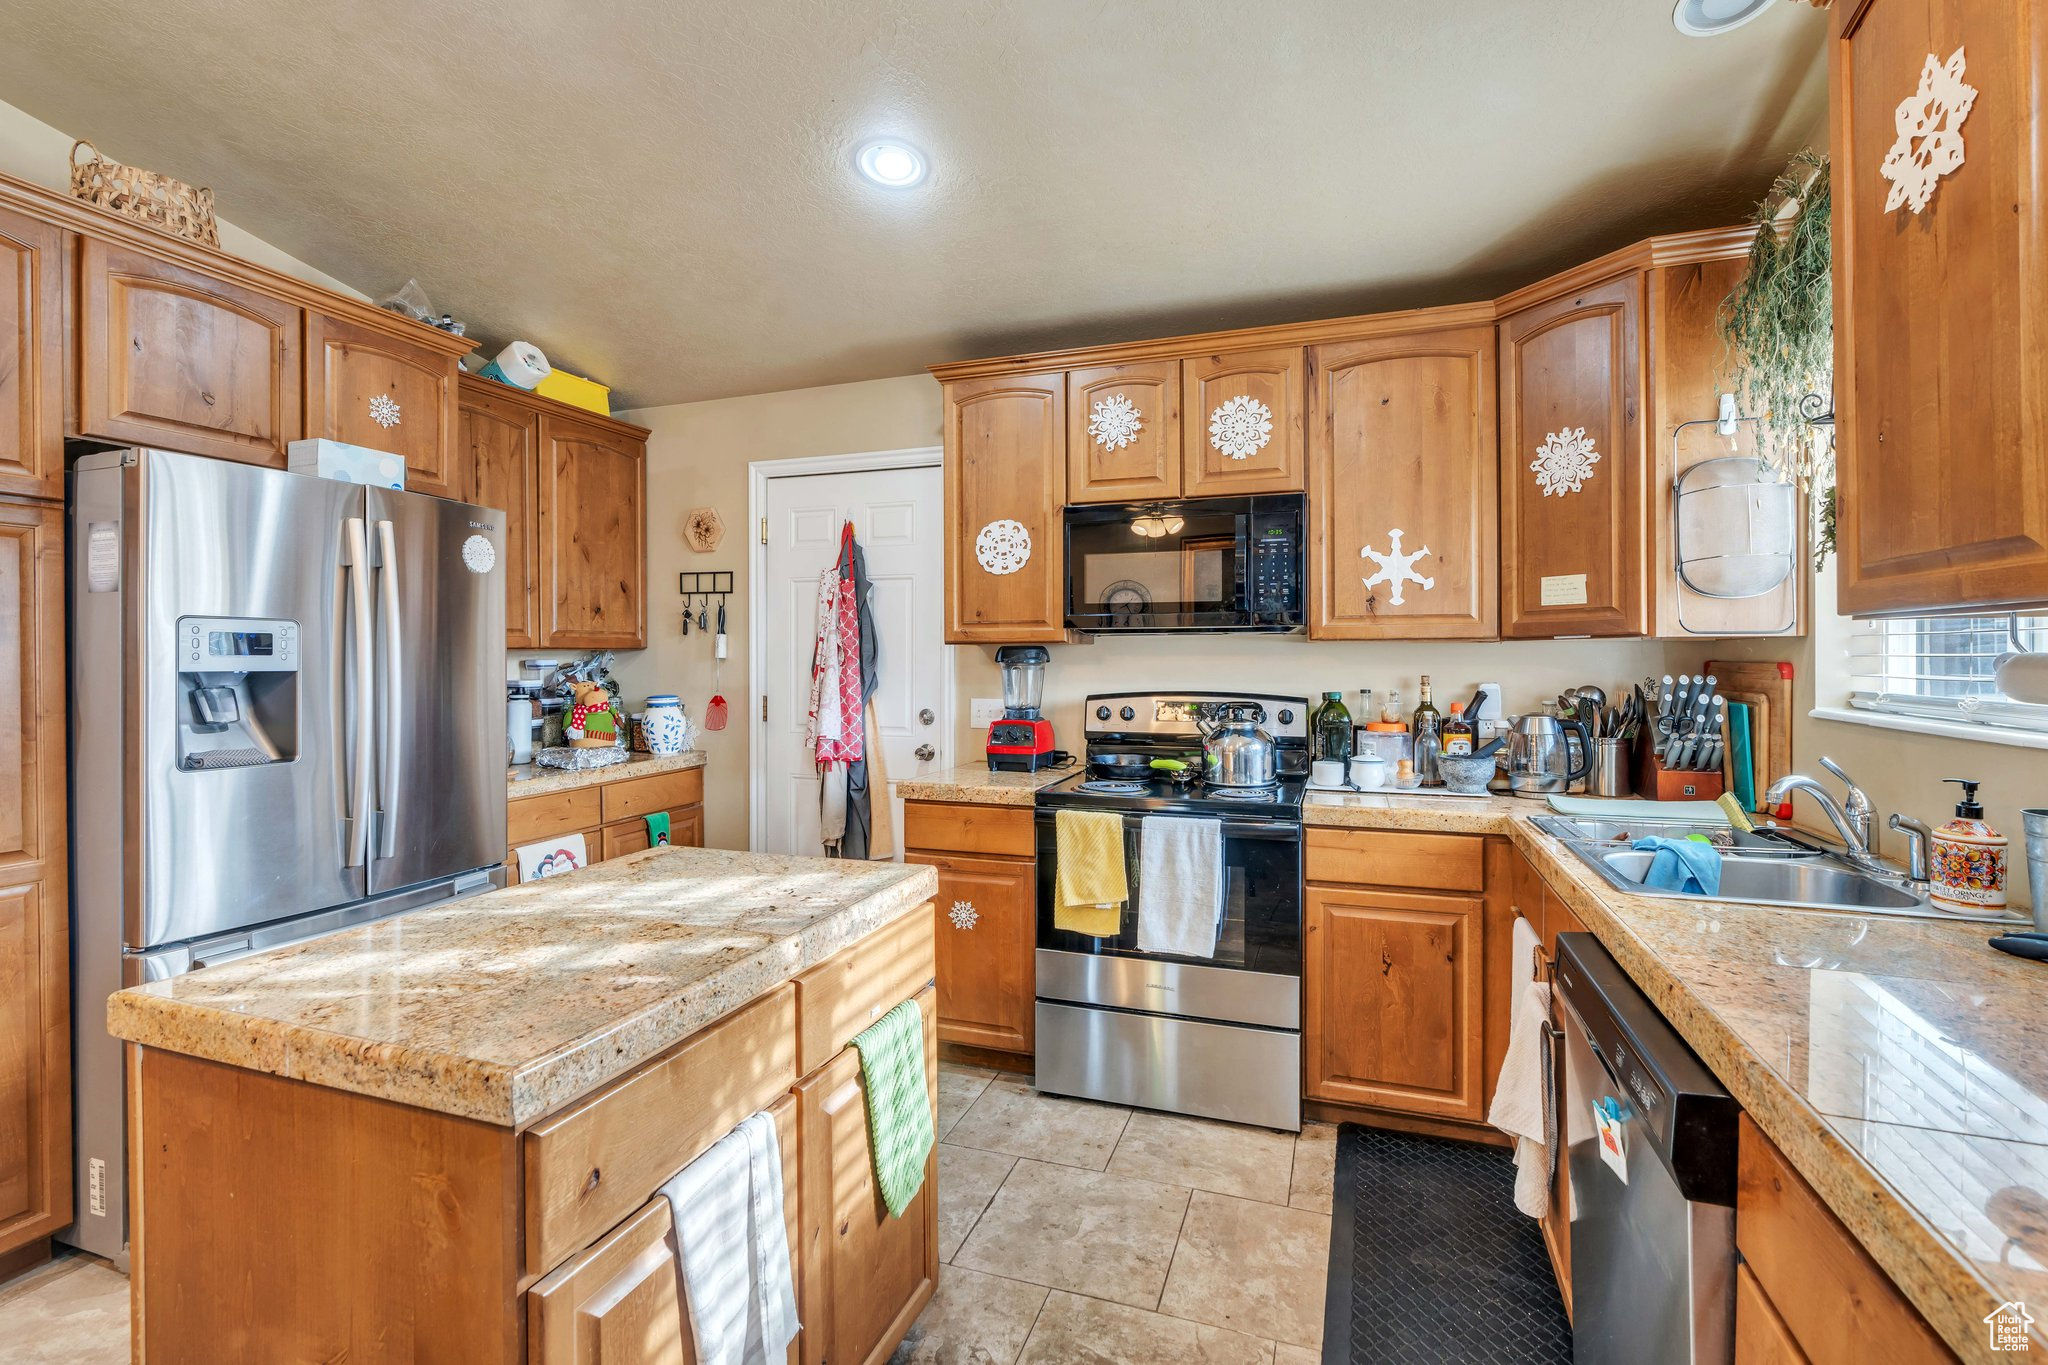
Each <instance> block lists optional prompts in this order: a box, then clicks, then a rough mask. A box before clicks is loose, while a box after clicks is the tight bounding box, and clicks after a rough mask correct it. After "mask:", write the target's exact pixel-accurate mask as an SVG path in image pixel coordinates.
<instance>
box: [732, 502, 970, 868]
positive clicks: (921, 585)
mask: <svg viewBox="0 0 2048 1365" xmlns="http://www.w3.org/2000/svg"><path fill="white" fill-rule="evenodd" d="M762 514H763V516H764V517H766V519H767V524H768V543H767V545H766V546H765V547H764V549H763V550H762V572H761V585H762V592H761V612H760V618H759V629H760V632H761V640H762V668H761V688H762V693H763V700H764V701H765V702H766V703H767V714H766V718H765V719H764V720H762V721H760V722H758V723H759V725H760V732H759V736H758V742H759V744H760V751H761V758H760V766H759V767H758V768H757V769H756V771H757V772H758V774H759V775H760V778H761V781H760V783H759V786H758V788H757V790H756V792H755V800H756V801H757V802H758V803H759V813H760V819H759V821H758V823H757V825H756V832H755V837H754V848H755V851H757V852H762V853H802V854H815V853H819V852H821V851H822V846H821V845H820V844H819V842H818V775H817V769H816V766H815V765H814V763H813V762H812V756H811V754H810V753H808V752H807V751H806V750H805V749H804V744H803V738H804V716H805V712H806V708H807V707H808V705H809V702H810V690H811V654H812V649H813V646H814V644H815V643H816V628H817V612H818V575H819V574H820V573H822V572H823V571H824V570H825V569H826V568H827V567H828V566H830V565H831V564H832V563H833V562H834V561H835V560H836V559H837V558H838V555H839V528H840V526H841V525H842V524H843V523H845V522H847V521H851V522H852V523H853V533H854V536H855V538H856V539H858V540H859V541H860V543H861V548H862V549H863V550H864V551H866V554H867V563H868V577H869V579H870V580H871V581H872V582H873V584H874V591H873V594H872V595H871V596H870V598H869V604H870V608H871V610H872V612H873V614H874V621H875V631H876V633H877V634H878V635H879V636H880V644H879V653H878V656H877V672H878V673H879V675H880V676H879V680H878V682H877V684H876V688H875V696H874V703H875V722H876V725H877V727H878V729H879V730H880V732H881V747H882V755H883V766H884V769H885V772H886V776H887V778H888V779H889V780H890V781H892V782H893V781H900V780H901V779H903V778H905V777H914V776H917V775H919V774H924V773H933V772H938V771H941V770H943V769H945V768H947V767H949V766H951V764H952V756H951V754H950V753H948V748H949V745H950V741H949V737H950V736H951V735H952V733H953V726H952V717H951V710H952V703H953V685H952V660H951V657H950V652H949V650H948V649H947V647H946V644H945V564H944V561H943V559H942V557H941V556H942V550H943V547H942V545H941V540H940V534H941V530H940V527H941V521H942V519H943V517H944V514H945V504H944V485H943V482H942V476H941V473H940V470H939V467H938V465H936V464H933V465H928V466H923V467H919V468H914V469H877V470H864V471H860V472H857V473H847V474H803V475H795V476H788V477H779V478H777V477H771V478H769V479H768V480H766V495H765V501H764V503H763V506H762ZM927 755H928V756H927ZM875 795H876V799H878V800H879V799H882V792H881V788H880V787H877V788H876V789H875ZM889 799H891V800H893V798H889ZM894 814H895V817H896V819H895V829H896V830H897V831H898V851H899V852H900V849H901V837H900V836H901V831H902V828H903V821H902V815H903V812H902V809H901V806H900V804H899V805H898V806H897V807H896V809H895V811H894Z"/></svg>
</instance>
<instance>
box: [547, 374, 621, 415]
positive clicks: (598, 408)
mask: <svg viewBox="0 0 2048 1365" xmlns="http://www.w3.org/2000/svg"><path fill="white" fill-rule="evenodd" d="M534 392H535V393H537V394H539V395H540V396H541V397H543V398H552V399H554V400H555V401H556V402H557V403H568V404H570V405H571V406H572V407H579V408H582V409H583V410H584V411H586V412H595V413H598V414H600V415H601V416H605V417H609V416H611V415H612V391H611V386H610V385H608V384H600V383H598V382H597V381H596V380H595V379H585V378H584V377H583V376H582V375H577V374H570V373H569V372H568V371H567V370H549V371H548V377H547V378H546V379H543V380H541V381H540V386H539V387H538V388H536V389H534Z"/></svg>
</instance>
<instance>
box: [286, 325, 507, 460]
mask: <svg viewBox="0 0 2048 1365" xmlns="http://www.w3.org/2000/svg"><path fill="white" fill-rule="evenodd" d="M459 373H460V371H459V370H458V369H457V367H456V364H455V357H454V356H452V355H450V354H449V353H448V352H446V351H444V350H437V349H435V348H433V347H430V346H425V345H422V344H420V343H419V342H416V341H412V340H409V339H408V338H405V337H402V336H397V335H394V334H393V333H390V332H384V331H377V330H374V329H372V328H369V327H364V326H362V325H360V324H358V323H353V322H342V321H338V320H336V319H334V318H330V317H323V316H322V315H320V314H318V313H308V314H307V315H306V434H307V435H308V436H324V437H326V438H327V439H329V440H332V441H346V442H348V443H349V444H350V445H358V446H368V447H369V448H370V449H372V450H388V451H390V452H391V453H392V454H394V455H402V456H404V457H405V486H406V488H407V489H409V490H411V491H412V492H415V493H434V494H438V495H439V496H441V497H445V498H463V497H467V496H468V495H469V487H468V483H467V480H466V479H465V478H464V477H463V473H464V471H463V467H462V464H463V462H462V461H461V460H460V459H458V458H457V455H456V447H457V440H456V425H457V399H456V391H455V384H456V376H457V375H458V374H459Z"/></svg>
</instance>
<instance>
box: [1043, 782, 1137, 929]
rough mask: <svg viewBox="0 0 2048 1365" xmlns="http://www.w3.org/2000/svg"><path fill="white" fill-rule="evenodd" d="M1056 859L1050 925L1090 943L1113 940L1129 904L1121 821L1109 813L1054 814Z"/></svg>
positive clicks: (1076, 812)
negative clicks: (1057, 860) (1085, 935)
mask: <svg viewBox="0 0 2048 1365" xmlns="http://www.w3.org/2000/svg"><path fill="white" fill-rule="evenodd" d="M1053 833H1054V835H1055V836H1056V838H1057V849H1058V855H1059V867H1058V878H1057V881H1056V884H1055V893H1056V894H1055V903H1054V905H1053V908H1052V923H1053V927H1054V928H1056V929H1065V930H1066V931H1067V932H1069V933H1073V934H1087V935H1089V936H1090V937H1092V938H1114V937H1116V934H1117V930H1118V929H1119V928H1120V927H1121V926H1122V924H1123V918H1124V902H1125V901H1127V900H1129V899H1130V898H1131V888H1130V882H1129V881H1128V880H1127V879H1126V877H1125V875H1124V817H1123V816H1122V815H1121V814H1119V813H1117V812H1116V811H1109V810H1062V811H1055V812H1054V813H1053Z"/></svg>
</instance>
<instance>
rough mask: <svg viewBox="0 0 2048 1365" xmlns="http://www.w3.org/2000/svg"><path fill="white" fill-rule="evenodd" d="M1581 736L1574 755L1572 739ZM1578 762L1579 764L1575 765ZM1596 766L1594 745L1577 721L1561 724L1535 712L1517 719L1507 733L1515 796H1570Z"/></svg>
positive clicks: (1510, 782) (1510, 778) (1510, 784)
mask: <svg viewBox="0 0 2048 1365" xmlns="http://www.w3.org/2000/svg"><path fill="white" fill-rule="evenodd" d="M1572 735H1577V736H1578V740H1579V743H1578V751H1577V753H1576V755H1574V753H1573V751H1572V745H1571V740H1570V736H1572ZM1575 760H1576V761H1575ZM1592 766H1593V741H1592V737H1591V736H1590V735H1588V734H1587V733H1586V727H1585V726H1583V725H1581V724H1579V723H1578V722H1577V721H1575V720H1560V719H1558V718H1557V717H1556V716H1546V715H1544V714H1543V713H1542V712H1540V711H1532V712H1530V713H1529V714H1528V715H1526V716H1516V717H1515V723H1514V725H1513V727H1512V728H1511V729H1510V730H1509V731H1508V792H1509V794H1510V795H1513V796H1528V797H1539V798H1540V797H1545V796H1549V795H1550V794H1551V793H1553V792H1558V793H1562V792H1567V791H1570V790H1571V785H1572V783H1574V782H1577V781H1578V780H1579V779H1580V778H1582V777H1584V776H1585V775H1586V773H1587V772H1588V771H1589V770H1590V769H1591V768H1592Z"/></svg>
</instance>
